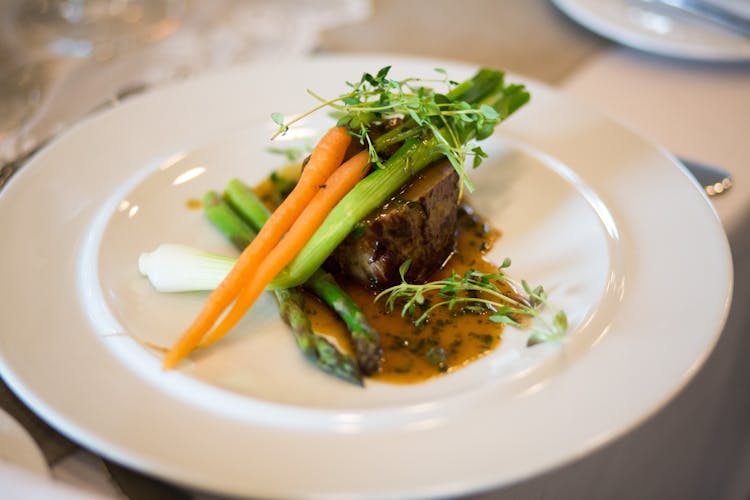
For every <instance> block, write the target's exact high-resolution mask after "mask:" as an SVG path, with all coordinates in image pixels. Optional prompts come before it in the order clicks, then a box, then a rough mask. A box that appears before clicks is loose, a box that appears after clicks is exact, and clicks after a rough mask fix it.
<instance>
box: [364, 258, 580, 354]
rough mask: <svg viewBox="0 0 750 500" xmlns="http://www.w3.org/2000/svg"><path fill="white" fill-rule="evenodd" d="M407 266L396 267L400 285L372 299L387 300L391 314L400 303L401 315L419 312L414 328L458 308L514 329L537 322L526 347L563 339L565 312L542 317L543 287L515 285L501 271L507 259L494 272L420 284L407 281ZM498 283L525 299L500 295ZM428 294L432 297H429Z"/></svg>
mask: <svg viewBox="0 0 750 500" xmlns="http://www.w3.org/2000/svg"><path fill="white" fill-rule="evenodd" d="M409 265H410V261H406V262H404V264H402V265H401V267H400V268H399V272H400V274H401V283H400V284H398V285H395V286H392V287H390V288H388V289H386V290H383V291H382V292H381V293H380V294H378V295H377V297H375V300H376V301H377V300H380V299H382V298H384V297H387V299H386V306H387V307H388V308H389V310H391V311H393V310H394V309H395V308H396V305H397V304H401V315H402V316H407V315H410V316H416V315H417V314H418V313H420V312H421V314H420V315H419V316H418V317H417V318H416V320H415V321H414V324H415V325H417V326H419V325H421V324H423V323H424V322H425V321H427V320H428V319H429V317H430V313H432V311H434V310H435V309H437V308H439V307H447V308H449V309H450V310H454V309H458V308H460V310H461V311H462V312H468V313H476V314H488V315H489V320H490V321H493V322H495V323H504V324H509V325H513V326H517V327H522V326H523V325H522V324H521V322H520V320H521V319H522V318H529V319H531V318H533V319H536V320H537V325H538V326H536V327H535V328H534V329H533V330H532V331H531V334H530V336H529V340H528V343H527V345H529V346H532V345H535V344H539V343H541V342H550V341H559V340H562V338H563V337H564V335H565V332H566V331H567V328H568V320H567V317H566V315H565V312H564V311H562V310H561V311H558V312H557V313H556V314H555V315H554V317H553V319H552V321H551V322H550V321H548V320H547V319H546V318H544V317H543V315H542V314H541V310H542V309H543V308H544V306H545V305H546V304H547V294H546V292H545V291H544V288H542V287H541V286H537V287H535V288H532V287H531V286H530V285H529V284H528V283H527V282H526V281H524V280H522V281H521V282H520V283H518V282H516V281H514V280H513V279H512V278H510V276H508V274H507V273H505V271H504V269H507V268H508V267H510V259H507V258H506V259H505V260H504V261H503V263H502V264H501V265H500V266H499V267H498V268H497V272H495V273H483V272H480V271H475V270H473V269H470V270H468V271H466V272H465V273H464V274H458V273H453V274H452V275H451V276H450V277H448V278H445V279H441V280H436V281H431V282H429V283H424V284H421V285H419V284H413V283H408V282H407V281H406V278H405V275H406V271H407V270H408V268H409ZM501 283H507V284H508V285H510V286H511V287H512V288H514V289H523V290H524V292H525V293H526V294H527V297H525V298H524V297H520V296H519V295H517V294H510V293H505V292H503V291H502V290H501V289H500V286H499V284H501ZM428 294H431V296H430V297H429V298H428V297H427V295H428ZM434 295H437V298H435V297H434Z"/></svg>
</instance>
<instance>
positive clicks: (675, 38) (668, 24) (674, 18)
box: [553, 0, 750, 62]
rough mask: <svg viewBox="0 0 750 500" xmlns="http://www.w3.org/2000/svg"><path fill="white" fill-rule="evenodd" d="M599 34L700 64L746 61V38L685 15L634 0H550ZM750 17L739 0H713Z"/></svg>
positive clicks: (749, 43) (748, 41) (749, 10)
mask: <svg viewBox="0 0 750 500" xmlns="http://www.w3.org/2000/svg"><path fill="white" fill-rule="evenodd" d="M553 3H554V4H556V5H557V6H558V7H559V8H560V9H561V10H562V11H563V12H565V13H566V14H567V15H568V16H570V17H571V18H572V19H574V20H575V21H576V22H578V23H580V24H582V25H583V26H585V27H586V28H588V29H590V30H592V31H594V32H596V33H598V34H599V35H601V36H603V37H606V38H609V39H611V40H614V41H615V42H618V43H621V44H623V45H627V46H629V47H633V48H636V49H639V50H643V51H646V52H652V53H654V54H660V55H664V56H670V57H678V58H682V59H694V60H703V61H724V62H734V61H747V60H749V59H750V38H748V37H746V36H742V35H740V34H736V33H734V32H732V31H728V30H726V29H724V28H722V27H718V26H716V25H714V24H712V23H710V22H706V21H703V20H697V19H695V18H692V17H690V16H689V15H686V14H678V15H674V14H670V15H666V14H665V12H664V11H663V9H662V10H661V11H660V10H657V9H655V8H654V7H650V6H648V5H647V4H646V3H645V2H644V3H640V2H638V1H635V0H553ZM719 3H720V4H722V5H724V6H726V7H727V8H731V9H733V10H734V11H735V12H737V13H741V14H744V15H746V16H750V8H748V5H747V2H744V1H743V0H723V1H721V2H719V1H717V4H719Z"/></svg>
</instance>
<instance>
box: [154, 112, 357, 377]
mask: <svg viewBox="0 0 750 500" xmlns="http://www.w3.org/2000/svg"><path fill="white" fill-rule="evenodd" d="M350 142H351V136H350V135H349V134H348V133H347V131H346V129H344V128H343V127H333V128H332V129H330V130H329V131H328V132H326V134H325V135H324V136H323V137H322V138H321V140H320V142H318V144H317V145H316V146H315V149H314V150H313V152H312V154H311V155H310V161H308V162H307V165H305V168H304V169H303V171H302V175H301V176H300V179H299V181H298V182H297V186H296V187H295V188H294V189H293V190H292V192H291V193H290V194H289V196H287V198H286V199H285V200H284V202H283V203H282V204H281V205H279V207H278V208H277V209H276V210H275V211H274V212H273V213H272V214H271V216H270V217H269V219H268V221H266V223H265V224H264V225H263V228H261V230H260V232H259V233H258V235H257V236H256V237H255V239H254V240H253V241H252V243H251V244H250V245H249V246H248V247H247V248H245V250H244V251H243V252H242V254H241V255H240V257H239V259H237V263H236V264H235V265H234V267H233V268H232V270H231V271H230V272H229V274H228V275H227V277H226V278H224V280H223V281H222V282H221V284H219V286H218V287H216V289H215V290H214V291H213V292H211V294H210V295H209V297H208V299H207V300H206V303H205V304H204V306H203V308H202V309H201V311H200V313H199V314H198V316H197V317H196V319H195V320H194V321H193V323H192V324H191V325H190V326H189V327H188V328H187V329H186V330H185V332H184V333H183V334H182V336H181V337H180V339H179V340H178V341H177V342H176V343H175V345H173V346H172V348H171V349H170V350H169V351H168V352H167V355H166V356H165V358H164V362H163V366H164V368H165V369H170V368H174V367H175V366H177V364H178V363H179V362H180V361H181V360H182V359H184V358H185V357H186V356H188V355H189V354H190V353H191V352H192V351H193V350H194V349H195V348H196V347H197V346H198V344H199V343H200V341H201V340H202V339H203V337H204V336H205V334H206V332H207V331H209V330H210V329H211V327H213V326H214V324H215V323H216V321H217V320H218V319H219V317H220V316H221V314H222V313H223V312H224V310H225V309H226V308H227V307H229V305H230V304H231V303H232V302H233V301H234V300H235V299H236V298H237V296H238V295H239V294H240V292H241V291H242V287H243V285H244V284H245V282H247V280H248V278H249V277H250V275H251V274H252V272H253V271H254V270H255V269H256V268H257V267H258V265H259V264H260V262H261V261H262V260H263V259H264V258H265V256H266V255H267V254H268V253H269V252H270V251H271V249H273V247H274V246H276V244H277V243H278V242H279V240H280V239H281V237H282V236H283V235H284V233H285V232H286V231H287V230H288V229H289V228H290V227H291V226H292V224H293V223H294V221H295V220H296V219H297V218H298V217H299V215H300V214H301V213H302V211H303V210H304V208H305V207H306V206H307V205H308V204H309V203H310V200H312V199H313V197H314V196H315V194H316V193H317V192H318V191H320V186H321V185H322V184H323V183H324V182H325V181H326V179H327V178H328V177H329V176H330V175H331V172H333V171H334V170H336V169H337V168H338V167H339V166H340V165H341V162H342V161H343V159H344V154H346V149H347V148H348V147H349V143H350Z"/></svg>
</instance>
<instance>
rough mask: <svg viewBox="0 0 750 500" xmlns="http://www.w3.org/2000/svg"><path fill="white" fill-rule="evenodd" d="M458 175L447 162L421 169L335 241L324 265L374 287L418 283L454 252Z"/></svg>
mask: <svg viewBox="0 0 750 500" xmlns="http://www.w3.org/2000/svg"><path fill="white" fill-rule="evenodd" d="M458 196H459V185H458V174H457V173H456V171H455V169H454V168H453V166H452V165H451V164H450V163H449V162H448V161H447V160H445V161H440V162H436V163H434V164H433V165H431V166H429V167H427V168H426V169H424V170H423V171H422V172H421V173H420V174H418V175H417V176H416V177H415V179H413V180H412V181H411V182H410V183H409V184H407V185H406V186H405V187H404V189H403V190H401V192H400V193H399V194H397V195H396V196H394V197H393V198H392V199H391V200H389V201H388V202H387V203H386V204H385V205H383V206H382V207H381V208H378V209H377V210H375V211H373V212H372V213H370V214H369V215H368V216H367V217H366V218H365V219H364V220H363V221H362V222H361V223H360V224H359V225H358V226H357V227H355V228H354V230H353V231H352V233H351V234H350V235H349V236H348V237H347V238H346V239H345V240H344V241H343V242H342V243H341V245H339V247H338V248H337V249H336V250H335V251H334V253H333V254H332V255H331V257H330V258H329V260H328V263H327V267H328V268H329V269H331V270H332V271H334V272H336V273H340V274H343V275H346V276H348V277H350V278H352V279H354V280H355V281H357V282H360V283H362V284H364V285H366V286H370V287H373V288H384V287H386V286H389V285H393V284H396V283H399V282H400V280H401V277H400V275H399V267H400V266H401V264H402V263H403V262H404V261H406V260H407V259H410V260H411V265H410V267H409V271H408V272H407V274H406V278H407V279H408V280H409V281H410V282H423V281H425V280H426V279H427V278H429V276H430V275H431V274H433V273H434V272H435V271H436V270H437V269H439V268H440V266H441V265H442V264H443V263H444V262H445V260H446V259H447V258H448V257H449V256H450V254H451V253H452V252H453V246H454V242H455V232H456V207H457V205H458Z"/></svg>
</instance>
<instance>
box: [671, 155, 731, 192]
mask: <svg viewBox="0 0 750 500" xmlns="http://www.w3.org/2000/svg"><path fill="white" fill-rule="evenodd" d="M678 161H679V162H680V163H682V165H683V166H684V167H685V168H686V169H687V171H688V172H690V173H691V174H692V176H693V177H695V179H696V180H697V181H698V183H699V184H700V185H701V186H703V189H704V191H706V194H707V195H708V196H716V195H720V194H722V193H725V192H726V191H727V190H728V189H729V188H731V187H732V185H733V180H732V174H730V173H729V172H727V171H726V170H724V169H722V168H719V167H714V166H713V165H706V164H704V163H699V162H696V161H693V160H688V159H685V158H678Z"/></svg>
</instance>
